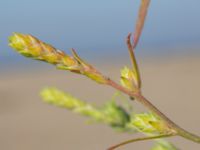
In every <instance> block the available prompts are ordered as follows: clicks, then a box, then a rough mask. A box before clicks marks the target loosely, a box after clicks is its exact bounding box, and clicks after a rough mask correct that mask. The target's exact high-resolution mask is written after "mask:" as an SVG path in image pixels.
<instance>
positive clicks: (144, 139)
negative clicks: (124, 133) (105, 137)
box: [107, 134, 175, 150]
mask: <svg viewBox="0 0 200 150" xmlns="http://www.w3.org/2000/svg"><path fill="white" fill-rule="evenodd" d="M171 136H175V135H174V134H164V135H156V136H149V137H142V138H135V139H131V140H128V141H124V142H122V143H119V144H117V145H114V146H112V147H110V148H108V149H107V150H114V149H116V148H119V147H121V146H124V145H126V144H129V143H133V142H138V141H146V140H153V139H159V138H167V137H171Z"/></svg>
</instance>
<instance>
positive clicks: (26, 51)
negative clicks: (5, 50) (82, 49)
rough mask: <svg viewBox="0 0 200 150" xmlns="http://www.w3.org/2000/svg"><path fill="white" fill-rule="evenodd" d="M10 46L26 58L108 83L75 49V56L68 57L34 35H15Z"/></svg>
mask: <svg viewBox="0 0 200 150" xmlns="http://www.w3.org/2000/svg"><path fill="white" fill-rule="evenodd" d="M9 45H10V46H11V47H12V48H13V49H15V50H16V51H17V52H19V53H20V54H22V55H24V56H26V57H31V58H33V59H38V60H42V61H45V62H48V63H51V64H54V65H56V66H57V68H58V69H63V70H69V71H72V72H75V73H79V74H83V75H85V76H87V77H88V78H90V79H92V80H94V81H96V82H98V83H101V84H105V83H106V82H107V80H106V78H105V77H104V76H103V75H102V74H100V73H99V72H98V71H97V70H96V69H95V68H93V67H92V66H91V65H89V64H87V63H86V62H85V61H84V60H82V59H81V58H80V57H79V56H78V54H77V53H76V52H75V50H73V49H72V54H73V56H68V55H67V54H65V53H64V52H62V51H60V50H58V49H56V48H54V47H53V46H51V45H49V44H47V43H44V42H42V41H40V40H39V39H37V38H36V37H34V36H32V35H29V34H21V33H14V34H13V35H12V36H10V37H9Z"/></svg>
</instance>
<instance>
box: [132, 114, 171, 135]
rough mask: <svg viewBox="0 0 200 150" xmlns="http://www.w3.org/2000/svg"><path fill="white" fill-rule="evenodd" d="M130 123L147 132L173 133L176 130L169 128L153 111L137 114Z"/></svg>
mask: <svg viewBox="0 0 200 150" xmlns="http://www.w3.org/2000/svg"><path fill="white" fill-rule="evenodd" d="M130 124H132V125H133V126H134V127H136V128H137V129H138V130H139V131H141V132H143V133H147V134H149V133H150V134H172V133H174V130H172V129H171V128H169V127H168V126H167V125H166V124H165V123H164V122H163V121H162V120H161V119H160V118H158V117H157V116H155V115H154V114H152V113H141V114H135V115H134V117H133V118H132V120H131V122H130Z"/></svg>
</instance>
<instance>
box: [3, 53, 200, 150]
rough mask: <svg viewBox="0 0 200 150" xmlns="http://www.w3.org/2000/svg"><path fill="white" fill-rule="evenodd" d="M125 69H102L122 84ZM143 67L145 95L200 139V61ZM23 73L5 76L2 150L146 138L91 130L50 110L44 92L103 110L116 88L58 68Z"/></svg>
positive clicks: (85, 146) (63, 148)
mask: <svg viewBox="0 0 200 150" xmlns="http://www.w3.org/2000/svg"><path fill="white" fill-rule="evenodd" d="M127 62H128V60H127ZM124 63H126V61H124V62H123V63H122V64H120V62H118V63H109V62H108V63H105V64H97V66H98V68H100V70H102V72H104V73H105V74H106V75H109V76H111V77H112V78H113V79H115V80H117V79H119V68H122V66H123V64H124ZM139 64H140V70H141V75H142V79H143V93H144V95H145V96H146V97H148V98H149V99H150V100H151V102H152V103H154V104H155V105H156V106H157V107H158V108H159V109H160V110H162V112H164V113H165V114H166V115H168V116H169V118H171V119H172V120H174V121H175V122H176V123H177V124H179V125H180V126H182V127H183V128H185V129H187V130H189V131H191V132H193V133H196V134H198V135H200V117H199V115H200V95H199V89H200V78H199V77H200V55H198V56H184V57H170V58H167V57H166V58H163V59H160V58H158V59H157V58H154V59H153V58H149V59H144V60H139ZM19 68H20V66H19ZM22 70H23V71H20V69H19V70H17V69H16V68H15V71H10V72H4V73H2V74H1V76H0V122H1V123H0V150H105V149H106V148H107V147H109V146H111V145H113V144H116V143H118V142H121V141H123V140H127V139H130V138H134V137H138V136H141V135H139V134H135V135H131V134H127V133H117V132H114V131H113V130H111V129H110V128H109V127H107V126H105V125H99V124H94V125H88V124H87V123H85V122H86V120H87V118H84V117H81V116H78V115H76V114H73V113H71V112H70V111H67V110H64V109H60V108H57V107H54V106H50V105H48V104H45V103H43V102H42V100H41V98H40V96H39V92H40V90H41V89H43V88H44V87H46V86H50V87H57V88H59V89H61V90H63V91H66V92H69V93H71V94H72V95H74V96H76V97H78V98H80V99H82V100H85V101H88V102H91V103H97V104H98V105H101V104H103V103H104V102H105V101H106V100H109V99H110V98H111V96H112V94H113V93H114V92H115V90H113V89H111V88H110V87H104V86H102V85H98V84H96V83H95V82H93V81H91V80H89V79H86V78H85V77H81V76H79V75H74V74H72V73H69V72H66V71H56V69H55V68H54V67H47V68H46V69H44V67H43V68H42V69H37V68H34V69H31V68H29V69H27V71H26V69H22ZM133 105H135V106H136V107H139V109H140V108H142V107H141V106H140V105H139V104H136V103H133ZM170 140H172V141H173V143H175V144H176V145H177V146H178V147H179V148H180V149H182V150H199V149H200V145H199V144H196V143H193V142H190V141H187V140H185V139H182V138H179V137H177V138H171V139H170ZM152 143H153V142H151V141H149V142H139V143H135V144H129V145H127V146H124V147H122V148H119V150H138V149H141V150H149V149H150V146H151V145H152Z"/></svg>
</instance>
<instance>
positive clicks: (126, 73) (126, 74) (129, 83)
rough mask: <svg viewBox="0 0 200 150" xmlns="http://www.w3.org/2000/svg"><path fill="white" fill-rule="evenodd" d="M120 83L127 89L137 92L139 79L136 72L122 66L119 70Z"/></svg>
mask: <svg viewBox="0 0 200 150" xmlns="http://www.w3.org/2000/svg"><path fill="white" fill-rule="evenodd" d="M120 81H121V84H122V85H123V86H124V87H126V88H127V89H129V90H131V91H134V92H137V91H139V90H140V85H139V80H138V77H137V74H136V73H135V72H134V71H133V70H131V69H129V68H128V67H124V68H123V69H122V70H121V80H120Z"/></svg>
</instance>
